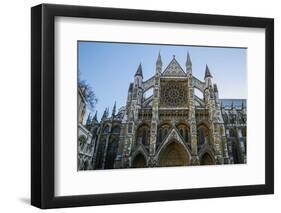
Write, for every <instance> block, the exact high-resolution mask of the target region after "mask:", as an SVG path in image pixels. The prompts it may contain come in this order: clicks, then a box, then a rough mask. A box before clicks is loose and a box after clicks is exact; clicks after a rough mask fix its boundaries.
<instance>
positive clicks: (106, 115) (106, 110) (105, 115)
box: [101, 108, 109, 120]
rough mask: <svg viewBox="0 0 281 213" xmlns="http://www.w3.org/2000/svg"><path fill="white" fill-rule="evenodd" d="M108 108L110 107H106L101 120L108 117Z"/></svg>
mask: <svg viewBox="0 0 281 213" xmlns="http://www.w3.org/2000/svg"><path fill="white" fill-rule="evenodd" d="M108 110H109V109H108V108H105V110H104V112H103V115H102V118H101V120H104V119H106V118H107V117H108Z"/></svg>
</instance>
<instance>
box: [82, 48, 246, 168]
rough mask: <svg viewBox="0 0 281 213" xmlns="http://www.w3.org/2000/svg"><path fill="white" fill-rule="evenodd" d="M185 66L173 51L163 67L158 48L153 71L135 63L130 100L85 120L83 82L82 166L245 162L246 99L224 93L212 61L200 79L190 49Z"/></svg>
mask: <svg viewBox="0 0 281 213" xmlns="http://www.w3.org/2000/svg"><path fill="white" fill-rule="evenodd" d="M184 67H185V69H183V68H182V66H181V65H180V64H179V63H178V61H177V60H176V57H175V56H173V58H172V60H171V61H170V63H169V65H168V66H167V67H166V68H163V67H162V59H161V55H160V53H159V55H158V58H157V60H156V64H155V74H154V75H153V76H151V77H150V78H148V79H147V80H144V78H143V73H142V66H141V65H139V67H138V68H137V69H136V72H135V75H134V78H133V82H132V83H129V85H128V94H127V103H126V105H125V106H123V107H121V108H120V109H119V110H117V109H116V105H114V107H113V110H112V112H109V109H108V108H107V109H105V111H104V113H103V116H102V118H101V120H100V121H99V120H98V119H97V115H95V116H93V117H91V116H89V117H88V119H87V121H86V123H85V124H83V123H82V121H83V116H84V113H85V106H86V102H85V100H84V98H83V88H78V94H79V95H78V96H79V98H78V101H79V103H78V106H79V109H78V114H79V124H78V156H77V157H78V161H77V164H78V170H91V169H115V168H116V169H117V168H146V167H168V166H193V165H219V164H243V163H246V150H247V149H246V145H247V143H246V126H247V122H246V120H247V112H246V107H247V105H246V104H247V102H246V100H245V99H220V98H219V91H218V87H217V85H216V84H215V83H214V79H213V76H212V74H211V71H210V69H209V67H208V66H207V65H206V68H205V76H204V81H201V80H199V79H198V78H196V77H195V76H193V74H192V61H191V58H190V56H189V54H188V53H187V57H186V63H185V66H184ZM148 91H152V93H151V94H150V95H147V94H148ZM195 91H197V92H199V93H201V97H199V96H200V95H196V94H197V93H196V92H195ZM124 95H125V94H124Z"/></svg>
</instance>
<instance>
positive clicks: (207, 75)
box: [204, 64, 213, 79]
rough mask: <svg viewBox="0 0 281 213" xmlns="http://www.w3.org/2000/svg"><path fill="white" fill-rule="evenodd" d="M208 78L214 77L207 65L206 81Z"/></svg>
mask: <svg viewBox="0 0 281 213" xmlns="http://www.w3.org/2000/svg"><path fill="white" fill-rule="evenodd" d="M208 77H210V78H212V77H213V76H212V74H211V72H210V70H209V67H208V65H207V64H206V69H205V77H204V79H206V78H208Z"/></svg>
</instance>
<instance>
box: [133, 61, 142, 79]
mask: <svg viewBox="0 0 281 213" xmlns="http://www.w3.org/2000/svg"><path fill="white" fill-rule="evenodd" d="M137 75H139V76H141V77H143V76H142V67H141V63H140V65H139V67H138V69H137V72H136V74H135V76H137Z"/></svg>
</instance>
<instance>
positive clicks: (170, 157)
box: [159, 142, 189, 167]
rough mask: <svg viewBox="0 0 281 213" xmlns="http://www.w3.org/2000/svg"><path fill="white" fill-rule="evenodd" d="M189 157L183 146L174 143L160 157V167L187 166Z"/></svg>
mask: <svg viewBox="0 0 281 213" xmlns="http://www.w3.org/2000/svg"><path fill="white" fill-rule="evenodd" d="M187 165H189V155H188V153H187V152H186V151H185V148H184V147H183V145H181V144H179V143H177V142H172V143H170V144H168V145H167V146H166V147H165V148H164V149H163V150H162V151H161V153H160V155H159V166H162V167H166V166H187Z"/></svg>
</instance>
